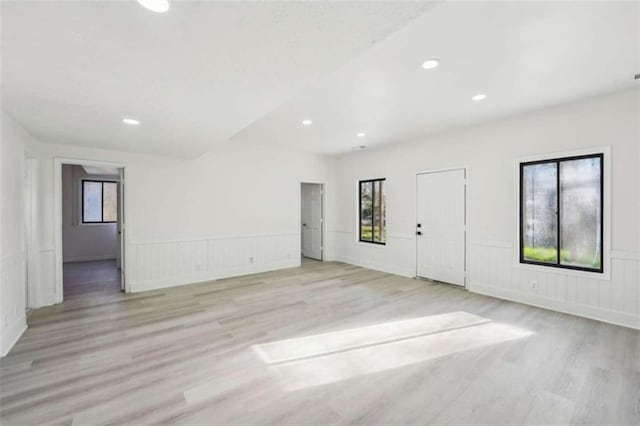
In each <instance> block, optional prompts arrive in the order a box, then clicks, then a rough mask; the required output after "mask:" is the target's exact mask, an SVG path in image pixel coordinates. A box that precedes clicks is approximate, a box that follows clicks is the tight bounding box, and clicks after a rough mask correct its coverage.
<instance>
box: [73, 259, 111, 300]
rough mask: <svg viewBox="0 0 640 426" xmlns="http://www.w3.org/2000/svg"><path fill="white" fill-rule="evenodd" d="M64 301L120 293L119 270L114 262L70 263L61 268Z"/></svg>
mask: <svg viewBox="0 0 640 426" xmlns="http://www.w3.org/2000/svg"><path fill="white" fill-rule="evenodd" d="M62 275H63V287H62V289H63V292H64V299H65V300H71V299H73V298H75V297H76V296H83V295H89V294H90V293H91V294H93V295H94V296H97V295H98V294H104V293H119V292H120V270H119V269H118V267H117V266H116V261H115V260H96V261H92V262H70V263H65V264H64V265H63V267H62Z"/></svg>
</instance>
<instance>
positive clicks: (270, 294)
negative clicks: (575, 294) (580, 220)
mask: <svg viewBox="0 0 640 426" xmlns="http://www.w3.org/2000/svg"><path fill="white" fill-rule="evenodd" d="M0 380H1V389H0V423H2V424H3V425H12V424H216V425H219V424H427V423H439V424H446V423H448V424H523V423H526V424H635V425H637V424H639V423H640V333H639V332H638V331H635V330H631V329H627V328H623V327H617V326H613V325H608V324H604V323H600V322H596V321H591V320H587V319H583V318H578V317H573V316H570V315H564V314H560V313H556V312H552V311H546V310H542V309H537V308H533V307H529V306H525V305H520V304H517V303H511V302H507V301H502V300H498V299H494V298H490V297H485V296H481V295H476V294H472V293H469V292H466V291H464V290H463V289H459V288H456V287H452V286H448V285H444V284H437V283H431V282H428V281H420V280H412V279H407V278H403V277H398V276H395V275H390V274H385V273H381V272H376V271H371V270H367V269H363V268H359V267H355V266H351V265H346V264H342V263H336V262H326V263H321V262H313V261H305V262H304V264H303V266H302V267H301V268H293V269H287V270H281V271H275V272H270V273H264V274H257V275H251V276H245V277H239V278H233V279H225V280H219V281H214V282H208V283H200V284H194V285H189V286H182V287H178V288H172V289H166V290H159V291H153V292H146V293H138V294H131V295H125V294H122V293H119V292H114V291H91V292H84V293H83V292H79V293H77V294H71V295H70V297H69V298H67V300H65V302H64V303H62V304H60V305H57V306H51V307H47V308H43V309H39V310H36V311H34V312H33V313H32V314H31V316H30V318H29V329H28V330H27V331H26V333H25V334H24V336H22V338H20V340H19V341H18V343H17V344H16V346H15V347H14V348H13V350H12V351H11V352H10V354H9V355H8V356H7V357H5V358H3V359H2V361H1V362H0Z"/></svg>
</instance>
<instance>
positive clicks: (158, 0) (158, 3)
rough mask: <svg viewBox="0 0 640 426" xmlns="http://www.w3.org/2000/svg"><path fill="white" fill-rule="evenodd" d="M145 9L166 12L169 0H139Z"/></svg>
mask: <svg viewBox="0 0 640 426" xmlns="http://www.w3.org/2000/svg"><path fill="white" fill-rule="evenodd" d="M138 3H140V4H141V5H142V7H144V8H145V9H149V10H150V11H152V12H156V13H164V12H166V11H168V10H169V0H138Z"/></svg>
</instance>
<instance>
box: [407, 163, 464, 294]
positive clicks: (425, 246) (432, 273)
mask: <svg viewBox="0 0 640 426" xmlns="http://www.w3.org/2000/svg"><path fill="white" fill-rule="evenodd" d="M466 181H467V178H466V169H453V170H442V171H435V172H430V173H422V174H418V175H417V176H416V276H417V277H419V278H427V279H430V280H434V281H440V282H444V283H449V284H455V285H459V286H463V287H464V286H465V283H466V234H467V229H466V221H467V219H466V216H467V215H466V197H467V195H466V192H467V189H466V188H467V186H466V185H467V184H466Z"/></svg>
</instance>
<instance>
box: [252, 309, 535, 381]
mask: <svg viewBox="0 0 640 426" xmlns="http://www.w3.org/2000/svg"><path fill="white" fill-rule="evenodd" d="M531 334H533V333H532V332H530V331H528V330H524V329H522V328H519V327H515V326H511V325H507V324H502V323H495V322H492V321H491V320H488V319H486V318H483V317H480V316H477V315H473V314H470V313H467V312H449V313H446V314H441V315H432V316H426V317H420V318H413V319H410V320H404V321H392V322H386V323H382V324H377V325H373V326H366V327H361V328H353V329H348V330H341V331H336V332H331V333H323V334H318V335H313V336H305V337H300V338H296V339H287V340H281V341H276V342H270V343H264V344H259V345H254V346H253V349H254V351H255V352H256V353H257V354H258V356H259V357H260V358H261V359H262V360H263V361H264V362H265V364H267V365H268V368H269V369H270V370H271V371H273V372H274V373H275V374H276V375H277V376H278V377H279V378H280V380H281V381H282V383H283V385H284V387H285V389H286V390H288V391H294V390H298V389H302V388H306V387H311V386H318V385H323V384H327V383H333V382H337V381H341V380H346V379H349V378H352V377H357V376H362V375H366V374H372V373H376V372H380V371H385V370H390V369H393V368H398V367H403V366H407V365H411V364H415V363H418V362H422V361H426V360H430V359H434V358H439V357H443V356H447V355H451V354H455V353H459V352H463V351H467V350H471V349H476V348H480V347H483V346H487V345H493V344H497V343H501V342H506V341H509V340H514V339H520V338H524V337H527V336H530V335H531Z"/></svg>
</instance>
